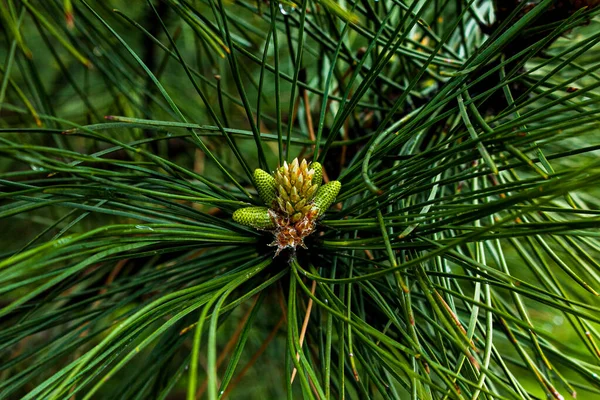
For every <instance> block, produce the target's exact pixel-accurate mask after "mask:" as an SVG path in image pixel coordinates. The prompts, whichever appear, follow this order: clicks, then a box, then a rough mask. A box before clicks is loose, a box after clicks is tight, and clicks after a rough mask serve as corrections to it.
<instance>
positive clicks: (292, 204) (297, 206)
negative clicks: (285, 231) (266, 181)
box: [275, 158, 322, 222]
mask: <svg viewBox="0 0 600 400" xmlns="http://www.w3.org/2000/svg"><path fill="white" fill-rule="evenodd" d="M317 165H318V170H319V172H321V171H322V169H321V164H318V163H317ZM314 177H315V170H314V169H313V168H309V166H308V163H307V162H306V160H302V162H301V163H300V162H298V159H297V158H295V159H294V161H292V162H291V163H290V164H288V163H287V162H284V163H283V166H282V167H280V168H278V169H277V171H275V182H276V188H277V192H278V195H279V196H278V197H277V198H276V202H277V205H278V206H279V211H281V212H282V213H284V214H285V215H287V216H289V217H290V219H291V221H292V222H297V221H299V220H300V219H302V218H303V217H304V216H305V215H306V214H307V213H308V212H309V211H310V210H311V209H312V206H311V205H310V203H311V202H312V199H313V197H314V195H315V193H316V192H317V189H318V187H319V185H318V184H316V183H314ZM319 179H321V178H319Z"/></svg>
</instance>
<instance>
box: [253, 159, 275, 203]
mask: <svg viewBox="0 0 600 400" xmlns="http://www.w3.org/2000/svg"><path fill="white" fill-rule="evenodd" d="M254 185H255V186H256V190H257V191H258V195H259V196H260V198H261V199H262V201H263V202H264V203H265V205H266V206H267V207H269V208H272V207H275V204H276V203H275V200H276V198H277V183H276V182H275V178H273V177H272V176H271V174H269V173H268V172H265V171H263V170H262V169H260V168H257V169H256V170H254Z"/></svg>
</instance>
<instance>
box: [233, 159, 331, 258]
mask: <svg viewBox="0 0 600 400" xmlns="http://www.w3.org/2000/svg"><path fill="white" fill-rule="evenodd" d="M322 181H323V167H322V166H321V164H319V163H318V162H313V163H310V164H309V163H307V162H306V160H302V162H299V161H298V159H297V158H295V159H294V161H292V162H291V163H290V164H288V163H287V162H284V163H283V166H281V167H279V168H277V169H276V170H275V172H274V173H273V174H269V173H268V172H266V171H263V170H262V169H257V170H255V171H254V184H255V186H256V189H257V191H258V194H259V196H260V198H261V199H262V201H263V202H264V203H265V205H266V207H246V208H241V209H239V210H237V211H236V212H234V213H233V220H234V221H236V222H238V223H240V224H243V225H246V226H251V227H253V228H256V229H261V230H269V231H272V232H273V235H274V236H275V240H274V241H273V243H271V245H272V246H276V247H277V250H276V253H275V255H276V256H277V255H278V254H279V252H281V250H283V249H286V248H291V249H296V247H297V246H301V247H304V248H306V246H305V245H304V238H306V237H307V236H308V235H310V234H311V233H313V232H314V230H315V226H316V222H317V219H318V218H319V217H320V216H321V215H323V214H324V213H325V211H327V209H328V208H329V206H331V204H332V203H333V201H334V200H335V198H336V196H337V194H338V193H339V191H340V188H341V186H342V185H341V184H340V182H338V181H331V182H329V183H327V184H325V185H322V184H321V183H322Z"/></svg>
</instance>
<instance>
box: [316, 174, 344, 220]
mask: <svg viewBox="0 0 600 400" xmlns="http://www.w3.org/2000/svg"><path fill="white" fill-rule="evenodd" d="M341 188H342V184H341V183H340V182H338V181H331V182H329V183H327V184H325V185H323V186H321V187H320V188H319V190H318V191H317V194H316V196H315V200H314V203H313V204H314V206H315V207H316V208H317V209H318V210H319V213H318V214H317V215H318V216H319V217H320V216H321V215H323V214H325V211H327V210H328V209H329V207H330V206H331V204H332V203H333V201H334V200H335V198H336V197H337V195H338V193H339V192H340V189H341Z"/></svg>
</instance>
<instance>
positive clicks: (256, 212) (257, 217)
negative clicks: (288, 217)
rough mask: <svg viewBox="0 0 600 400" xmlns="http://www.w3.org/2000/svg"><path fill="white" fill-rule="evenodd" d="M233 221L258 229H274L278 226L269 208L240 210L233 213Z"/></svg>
mask: <svg viewBox="0 0 600 400" xmlns="http://www.w3.org/2000/svg"><path fill="white" fill-rule="evenodd" d="M233 220H234V221H235V222H237V223H239V224H242V225H246V226H251V227H252V228H256V229H273V228H275V227H276V226H277V225H276V223H275V221H273V218H271V214H270V213H269V209H268V208H267V207H246V208H240V209H239V210H236V211H235V212H234V213H233Z"/></svg>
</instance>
